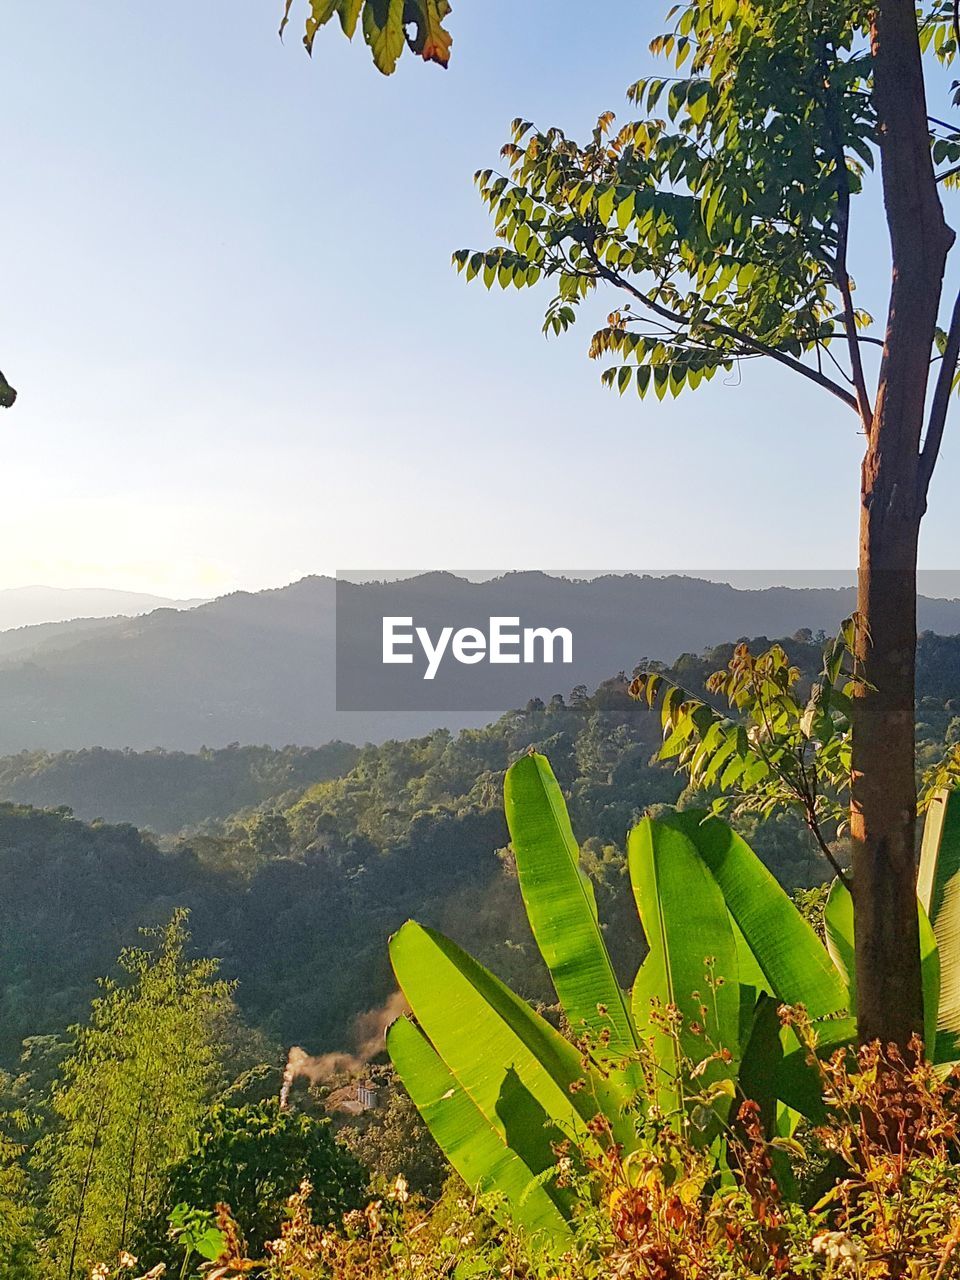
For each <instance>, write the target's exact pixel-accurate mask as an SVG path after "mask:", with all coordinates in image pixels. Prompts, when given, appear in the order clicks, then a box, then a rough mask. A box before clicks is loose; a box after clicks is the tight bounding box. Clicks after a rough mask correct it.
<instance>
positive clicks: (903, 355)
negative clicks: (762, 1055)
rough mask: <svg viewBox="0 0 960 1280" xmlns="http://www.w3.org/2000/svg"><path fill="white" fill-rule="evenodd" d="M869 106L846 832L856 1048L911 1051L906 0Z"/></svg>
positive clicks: (922, 251) (921, 250)
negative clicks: (872, 345) (872, 157)
mask: <svg viewBox="0 0 960 1280" xmlns="http://www.w3.org/2000/svg"><path fill="white" fill-rule="evenodd" d="M872 44H873V58H874V102H875V105H876V108H877V115H878V118H879V124H880V152H881V172H882V177H883V196H884V205H885V208H886V215H887V225H888V227H889V231H890V244H891V251H892V262H893V280H892V286H891V292H890V306H889V312H888V316H887V328H886V335H885V343H884V349H883V356H882V359H881V366H880V378H879V387H878V392H877V401H876V406H875V409H874V414H873V420H872V423H871V424H870V426H869V431H868V438H867V450H866V455H865V457H864V460H863V468H862V477H861V491H860V561H859V578H858V580H859V603H858V608H859V612H860V618H861V626H860V628H859V632H858V639H857V656H858V658H859V660H860V663H861V670H862V674H863V677H864V680H865V682H866V685H867V686H869V687H865V688H863V689H862V690H861V692H860V694H859V695H858V697H857V699H856V702H855V711H854V725H853V777H852V786H851V820H850V829H851V836H852V839H853V892H854V903H855V910H856V924H857V927H856V944H857V958H856V961H857V992H858V1002H859V1009H858V1017H859V1034H860V1039H861V1042H864V1043H866V1042H869V1041H871V1040H874V1039H879V1040H881V1041H882V1042H884V1043H888V1042H893V1043H895V1044H897V1045H899V1046H901V1047H904V1046H906V1044H907V1043H908V1041H909V1039H910V1036H911V1035H912V1034H913V1033H914V1032H917V1033H920V1032H922V1029H923V1000H922V992H921V981H920V942H919V935H918V924H917V908H916V852H915V840H916V784H915V774H914V698H915V662H916V644H917V621H916V571H917V544H918V539H919V530H920V520H921V517H922V515H923V508H924V498H923V495H922V492H921V486H920V484H919V482H918V455H919V450H920V438H921V433H922V430H923V418H924V406H925V401H926V393H927V382H928V378H929V372H930V356H931V350H932V347H933V339H934V333H935V328H936V322H937V312H938V309H939V304H940V292H941V286H942V281H943V273H944V267H945V264H946V256H947V253H948V252H949V249H950V246H951V244H952V242H953V233H952V232H951V231H950V229H949V228H948V227H947V226H946V224H945V222H944V219H943V210H942V207H941V205H940V199H939V195H938V192H937V186H936V182H935V180H934V174H933V165H932V162H931V157H930V146H929V141H928V139H929V129H928V122H927V108H926V99H925V94H924V85H923V69H922V65H921V58H920V47H919V41H918V38H917V18H916V9H915V7H914V2H913V0H880V3H879V5H878V8H877V11H876V14H875V18H874V24H873V29H872Z"/></svg>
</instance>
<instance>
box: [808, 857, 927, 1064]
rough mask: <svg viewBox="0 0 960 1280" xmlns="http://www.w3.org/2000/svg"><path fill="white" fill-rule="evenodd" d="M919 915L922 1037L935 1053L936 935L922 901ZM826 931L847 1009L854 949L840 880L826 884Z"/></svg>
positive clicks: (849, 902)
mask: <svg viewBox="0 0 960 1280" xmlns="http://www.w3.org/2000/svg"><path fill="white" fill-rule="evenodd" d="M917 911H918V913H919V916H920V973H921V978H922V981H923V1024H924V1025H923V1040H924V1045H925V1046H926V1050H927V1056H928V1057H930V1058H931V1059H932V1058H933V1056H934V1053H935V1046H936V1040H937V1011H938V1008H939V1004H940V952H939V948H938V946H937V939H936V937H935V935H934V932H933V928H932V927H931V924H930V920H929V918H928V916H927V913H926V911H925V910H924V908H923V903H922V902H919V901H918V902H917ZM823 920H824V925H825V926H826V934H827V950H828V951H829V953H830V957H831V959H832V960H833V963H834V964H835V965H836V966H837V970H838V972H839V973H840V976H841V977H842V979H843V981H844V983H845V984H846V986H847V990H848V991H849V993H850V1000H849V1004H848V1012H850V1013H851V1014H855V1013H856V1009H857V975H856V949H855V936H856V935H855V933H854V909H853V897H852V896H851V894H850V890H849V889H848V888H847V887H846V885H845V884H843V883H842V882H841V881H840V880H834V882H833V884H832V885H831V886H830V893H829V896H828V897H827V904H826V907H825V908H824V913H823Z"/></svg>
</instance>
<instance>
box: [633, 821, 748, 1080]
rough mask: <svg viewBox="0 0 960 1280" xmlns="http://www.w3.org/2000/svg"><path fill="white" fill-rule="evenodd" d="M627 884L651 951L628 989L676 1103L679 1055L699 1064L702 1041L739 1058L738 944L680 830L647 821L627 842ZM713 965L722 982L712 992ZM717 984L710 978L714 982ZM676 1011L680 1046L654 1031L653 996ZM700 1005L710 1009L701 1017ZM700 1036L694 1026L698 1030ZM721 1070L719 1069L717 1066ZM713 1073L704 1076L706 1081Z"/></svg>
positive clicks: (704, 1052)
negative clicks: (722, 1048) (628, 877)
mask: <svg viewBox="0 0 960 1280" xmlns="http://www.w3.org/2000/svg"><path fill="white" fill-rule="evenodd" d="M627 852H628V859H629V866H630V880H631V883H632V884H633V892H634V897H635V898H636V902H637V910H638V911H639V913H640V920H641V923H642V924H643V931H644V934H645V935H646V939H647V943H648V945H649V947H650V954H649V955H648V956H647V958H646V959H645V960H644V962H643V965H642V966H641V969H640V972H639V973H638V975H637V981H636V983H635V984H634V991H633V1016H634V1020H635V1022H636V1024H637V1028H638V1030H640V1031H641V1032H642V1033H643V1034H649V1035H652V1036H653V1044H654V1052H655V1055H656V1058H657V1061H658V1062H659V1063H660V1064H661V1066H662V1067H663V1069H664V1071H665V1073H666V1081H665V1083H664V1093H665V1094H666V1095H667V1096H671V1097H672V1098H673V1100H674V1102H675V1101H676V1095H675V1092H674V1090H675V1083H674V1081H675V1079H676V1076H677V1073H678V1071H679V1067H680V1063H679V1062H678V1053H679V1055H680V1056H685V1057H687V1058H688V1059H689V1060H690V1061H692V1062H694V1063H696V1062H699V1061H701V1060H702V1059H704V1058H705V1057H706V1056H707V1054H708V1051H709V1050H708V1045H707V1041H708V1040H709V1041H711V1042H712V1044H713V1045H715V1046H723V1047H725V1048H727V1049H728V1050H729V1051H730V1053H731V1054H732V1055H733V1057H734V1058H736V1057H737V1056H738V1055H739V1049H740V1044H739V1019H740V998H739V982H738V966H737V944H736V940H735V938H734V934H733V929H732V928H731V925H730V919H729V916H728V915H727V910H726V907H725V905H724V901H723V897H722V895H721V894H720V891H719V889H718V888H717V885H716V883H715V882H714V880H713V879H712V878H711V876H710V874H709V872H708V871H707V869H706V867H705V865H704V863H703V860H702V859H701V858H700V856H699V854H698V853H697V850H696V848H695V847H694V845H693V844H692V843H691V842H690V840H688V839H687V837H686V836H685V835H684V834H683V832H682V831H680V830H678V829H677V828H676V827H674V826H672V825H671V824H669V823H667V822H663V821H659V820H657V821H655V820H654V819H652V818H644V819H643V820H642V821H641V822H640V823H638V824H637V826H635V827H634V828H633V830H632V831H631V832H630V835H629V837H628V840H627ZM708 966H712V973H713V975H715V978H721V977H722V979H723V984H722V985H719V984H716V983H715V985H714V989H713V990H711V989H710V978H711V974H710V972H709V971H708ZM714 982H715V979H714ZM653 996H656V997H658V998H659V1000H660V1001H661V1003H662V1004H663V1005H665V1006H666V1005H673V1006H676V1008H677V1009H678V1010H679V1011H680V1015H681V1019H682V1023H681V1027H680V1030H679V1036H678V1042H676V1041H674V1039H673V1037H672V1036H671V1035H669V1034H667V1033H665V1032H664V1030H663V1029H662V1028H661V1027H658V1026H657V1023H656V1020H655V1019H653V1018H652V1016H651V1004H650V1002H651V998H652V997H653ZM701 1004H703V1005H706V1006H707V1009H708V1013H707V1017H706V1020H705V1019H704V1017H703V1015H702V1013H701ZM704 1021H706V1026H704V1027H703V1032H701V1033H700V1034H697V1033H696V1032H695V1031H693V1030H691V1024H700V1025H701V1026H703V1023H704ZM716 1065H717V1066H719V1064H716ZM716 1074H717V1072H716V1071H708V1072H707V1073H706V1074H705V1079H706V1080H709V1079H711V1078H713V1077H714V1076H715V1075H716Z"/></svg>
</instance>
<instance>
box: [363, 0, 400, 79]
mask: <svg viewBox="0 0 960 1280" xmlns="http://www.w3.org/2000/svg"><path fill="white" fill-rule="evenodd" d="M403 9H404V0H365V3H364V6H363V37H364V39H365V40H366V42H367V44H368V45H369V46H370V52H371V53H372V54H373V61H374V63H375V64H376V67H377V69H378V70H379V71H382V72H383V74H384V75H386V76H389V75H391V74H392V73H393V71H394V70H395V68H396V65H397V60H398V58H399V57H400V55H401V53H403V49H404V46H405V44H406V37H405V35H404V32H403Z"/></svg>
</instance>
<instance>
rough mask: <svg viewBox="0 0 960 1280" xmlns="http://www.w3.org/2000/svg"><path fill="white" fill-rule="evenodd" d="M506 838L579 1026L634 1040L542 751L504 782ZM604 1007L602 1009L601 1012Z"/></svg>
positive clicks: (627, 1047) (618, 1048)
mask: <svg viewBox="0 0 960 1280" xmlns="http://www.w3.org/2000/svg"><path fill="white" fill-rule="evenodd" d="M503 800H504V808H505V809H506V814H507V825H508V827H509V828H510V841H511V844H512V845H513V850H514V853H515V855H516V860H517V877H518V879H519V881H520V892H521V893H522V894H523V901H524V906H525V907H526V911H527V917H528V919H529V921H530V928H531V929H532V930H533V936H534V937H535V938H536V940H537V946H538V947H539V948H540V953H541V955H542V956H543V958H544V960H545V962H546V965H547V968H548V969H549V970H550V976H551V978H552V979H553V984H554V986H555V987H556V990H557V995H558V996H559V998H560V1003H561V1004H562V1005H563V1008H564V1012H565V1013H566V1015H567V1018H568V1020H569V1022H570V1025H571V1027H572V1028H573V1030H574V1032H575V1033H576V1032H577V1031H578V1030H579V1028H580V1027H582V1026H585V1027H586V1028H587V1029H588V1030H589V1031H590V1032H591V1033H592V1035H593V1036H594V1037H596V1036H597V1035H599V1033H600V1032H601V1031H604V1030H606V1031H608V1032H609V1033H610V1047H611V1050H613V1051H614V1052H615V1053H618V1054H620V1055H621V1056H622V1055H624V1054H628V1053H631V1052H633V1051H634V1050H635V1049H636V1048H637V1047H638V1040H637V1035H636V1031H635V1029H634V1026H633V1019H632V1018H631V1016H630V1011H629V1009H628V1007H627V1000H626V997H625V996H624V993H623V991H622V990H621V988H620V984H619V982H618V981H617V975H616V973H615V972H614V968H613V964H612V963H611V960H610V956H609V954H608V952H607V948H606V944H605V943H604V940H603V935H602V933H601V931H600V923H599V920H598V919H597V904H596V899H595V897H594V892H593V885H592V884H591V882H590V879H589V877H588V876H587V875H586V874H585V872H584V871H583V869H582V867H581V866H580V850H579V848H578V846H577V841H576V838H575V837H574V834H573V828H572V827H571V825H570V818H569V817H568V815H567V808H566V805H565V804H564V801H563V794H562V792H561V791H560V787H559V786H558V784H557V780H556V778H555V777H554V775H553V771H552V769H551V768H550V764H549V761H548V760H547V758H546V756H542V755H539V754H536V753H534V754H531V755H527V756H524V757H523V758H522V759H521V760H518V761H517V763H516V764H514V765H513V766H512V767H511V768H510V769H508V770H507V776H506V779H505V781H504V788H503ZM600 1007H602V1008H603V1009H604V1010H605V1012H603V1013H600V1012H598V1008H600Z"/></svg>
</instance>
